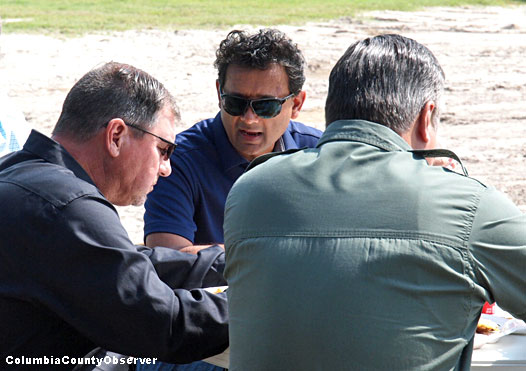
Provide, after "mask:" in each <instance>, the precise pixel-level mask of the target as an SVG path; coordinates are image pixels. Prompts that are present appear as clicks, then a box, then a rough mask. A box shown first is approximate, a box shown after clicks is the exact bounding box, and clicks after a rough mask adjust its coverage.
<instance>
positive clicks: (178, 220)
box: [144, 114, 322, 244]
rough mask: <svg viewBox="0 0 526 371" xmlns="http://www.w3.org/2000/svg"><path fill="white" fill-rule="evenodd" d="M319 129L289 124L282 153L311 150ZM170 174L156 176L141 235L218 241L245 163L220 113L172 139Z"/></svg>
mask: <svg viewBox="0 0 526 371" xmlns="http://www.w3.org/2000/svg"><path fill="white" fill-rule="evenodd" d="M321 134H322V133H321V131H320V130H318V129H315V128H312V127H309V126H306V125H304V124H301V123H299V122H295V121H291V122H290V123H289V126H288V127H287V130H286V131H285V133H284V134H283V136H282V137H281V139H282V142H283V146H284V149H295V148H303V147H314V146H315V145H316V143H317V142H318V139H319V138H320V136H321ZM176 142H177V148H176V150H175V152H174V154H173V155H172V158H171V165H172V173H171V175H170V176H169V177H167V178H160V179H159V182H158V183H157V185H156V186H155V188H154V190H153V192H151V193H150V194H149V195H148V199H147V201H146V204H145V208H146V213H145V215H144V235H145V236H147V235H148V234H150V233H156V232H166V233H173V234H177V235H180V236H182V237H184V238H186V239H188V240H190V241H192V242H193V243H194V244H209V243H223V212H224V206H225V201H226V197H227V195H228V192H229V191H230V188H232V185H233V184H234V182H235V181H236V180H237V178H239V177H240V176H241V174H243V172H244V171H245V169H246V167H247V166H248V163H249V162H248V161H247V160H246V159H245V158H243V157H242V156H241V155H240V154H239V153H238V152H237V151H236V149H235V148H234V147H233V146H232V144H231V143H230V141H229V139H228V136H227V134H226V132H225V129H224V127H223V122H222V121H221V115H220V114H217V115H216V117H215V118H211V119H207V120H203V121H200V122H198V123H197V124H195V125H194V126H192V127H191V128H189V129H188V130H186V131H183V132H182V133H179V134H178V135H177V139H176Z"/></svg>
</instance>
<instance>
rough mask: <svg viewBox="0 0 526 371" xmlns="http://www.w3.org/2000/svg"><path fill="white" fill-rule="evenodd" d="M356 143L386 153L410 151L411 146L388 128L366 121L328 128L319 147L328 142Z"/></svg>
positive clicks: (350, 121) (332, 125)
mask: <svg viewBox="0 0 526 371" xmlns="http://www.w3.org/2000/svg"><path fill="white" fill-rule="evenodd" d="M334 141H355V142H362V143H366V144H370V145H372V146H375V147H378V148H381V149H383V150H385V151H409V150H411V147H410V146H409V144H408V143H407V142H406V141H405V140H404V139H403V138H402V137H401V136H400V135H398V134H397V133H396V132H394V131H393V130H391V129H390V128H388V127H387V126H384V125H380V124H376V123H374V122H370V121H365V120H339V121H335V122H333V123H331V124H330V125H329V126H327V129H326V130H325V132H324V133H323V135H322V136H321V138H320V140H319V141H318V145H317V147H319V146H321V145H323V144H324V143H327V142H334Z"/></svg>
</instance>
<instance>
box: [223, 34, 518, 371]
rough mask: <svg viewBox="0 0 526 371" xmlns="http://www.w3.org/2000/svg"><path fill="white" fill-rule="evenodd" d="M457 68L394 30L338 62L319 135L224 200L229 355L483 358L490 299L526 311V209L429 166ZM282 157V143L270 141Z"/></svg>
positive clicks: (362, 365) (252, 363)
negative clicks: (481, 328)
mask: <svg viewBox="0 0 526 371" xmlns="http://www.w3.org/2000/svg"><path fill="white" fill-rule="evenodd" d="M443 90H444V73H443V71H442V68H441V67H440V65H439V63H438V61H437V60H436V58H435V57H434V56H433V54H432V53H431V52H430V51H429V50H428V49H427V48H426V47H424V46H423V45H421V44H419V43H417V42H416V41H414V40H411V39H408V38H405V37H402V36H399V35H381V36H377V37H373V38H368V39H365V40H362V41H359V42H356V43H355V44H353V45H351V46H350V47H349V49H348V50H347V51H346V52H345V54H344V55H343V56H342V57H341V59H340V60H339V61H338V62H337V64H336V66H335V67H334V69H333V70H332V72H331V76H330V81H329V93H328V97H327V102H326V111H325V115H326V123H327V129H326V131H325V132H324V134H323V136H322V137H321V139H320V141H319V144H318V145H317V147H316V148H314V149H305V150H302V151H299V152H296V153H293V154H282V155H278V156H275V157H273V158H270V159H268V160H267V161H266V162H264V163H262V164H260V165H257V166H255V165H256V163H258V162H263V161H262V160H261V159H256V160H255V162H254V163H253V164H252V165H251V167H252V169H251V170H250V171H248V172H247V173H246V174H244V175H243V176H242V177H241V178H239V180H238V181H237V182H236V184H235V185H234V187H233V188H232V190H231V192H230V194H229V197H228V199H227V203H226V212H225V224H224V232H225V246H226V253H227V263H226V264H227V265H226V270H225V276H226V278H227V281H228V283H229V290H228V299H229V314H230V328H229V331H230V357H231V358H230V366H231V367H230V370H231V371H236V370H246V369H250V370H256V371H257V370H270V369H271V370H354V369H356V370H450V369H456V370H462V369H469V366H470V362H471V354H472V350H473V339H474V333H475V328H476V325H477V321H478V319H479V316H480V312H481V309H482V306H483V305H484V302H486V301H489V302H494V301H497V302H498V304H499V306H500V307H502V308H503V309H505V310H507V311H508V312H510V313H512V314H513V315H515V316H516V317H518V318H521V319H526V294H525V293H526V275H525V274H524V267H525V264H526V216H525V215H524V214H522V213H521V212H520V211H519V209H518V208H517V207H516V206H515V205H514V204H513V203H512V202H511V201H510V200H509V199H507V198H506V197H505V196H504V195H503V194H502V193H499V192H498V191H496V190H495V189H493V188H490V187H488V186H486V185H484V184H482V183H480V182H479V181H477V180H475V179H473V178H470V177H468V176H467V174H459V173H455V172H453V171H450V170H448V169H445V168H442V167H436V166H429V165H430V163H432V161H433V160H432V158H433V157H434V156H443V155H449V156H455V155H454V154H453V153H452V152H448V151H445V150H435V149H434V148H435V146H436V137H437V129H438V125H439V113H440V108H441V95H442V92H443ZM267 157H270V156H267Z"/></svg>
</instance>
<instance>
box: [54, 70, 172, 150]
mask: <svg viewBox="0 0 526 371" xmlns="http://www.w3.org/2000/svg"><path fill="white" fill-rule="evenodd" d="M166 105H168V107H170V109H171V110H172V112H173V113H174V115H175V117H176V120H179V119H180V115H179V110H178V108H177V105H176V103H175V99H174V98H173V96H172V95H171V94H170V92H168V90H167V89H166V88H165V87H164V86H163V84H161V83H160V82H159V81H158V80H156V79H155V78H154V77H152V76H150V75H149V74H148V73H146V72H144V71H142V70H140V69H138V68H135V67H133V66H130V65H128V64H122V63H117V62H109V63H106V64H104V65H103V66H101V67H98V68H95V69H93V70H91V71H89V72H88V73H87V74H85V75H84V76H82V78H81V79H80V80H79V81H78V82H77V83H76V84H75V85H73V87H72V88H71V90H70V91H69V93H68V95H67V97H66V100H65V101H64V104H63V106H62V112H61V114H60V117H59V119H58V121H57V124H56V126H55V128H54V129H53V134H66V135H68V136H69V137H71V138H73V139H76V140H79V141H82V140H88V139H90V138H91V137H93V136H94V135H95V134H96V133H97V131H98V130H99V129H100V128H101V127H103V126H104V125H106V124H107V123H108V122H109V121H110V120H111V119H114V118H121V119H123V120H124V121H125V122H126V123H129V124H134V125H137V126H139V127H144V128H148V127H151V126H153V123H154V122H155V120H156V116H157V113H158V112H159V111H160V110H161V109H163V108H164V107H165V106H166ZM134 132H138V133H137V135H142V134H141V133H140V132H139V131H138V130H136V131H134Z"/></svg>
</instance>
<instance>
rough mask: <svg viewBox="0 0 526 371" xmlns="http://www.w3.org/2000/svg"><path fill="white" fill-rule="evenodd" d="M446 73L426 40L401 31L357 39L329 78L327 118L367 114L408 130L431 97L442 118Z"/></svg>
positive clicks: (436, 115)
mask: <svg viewBox="0 0 526 371" xmlns="http://www.w3.org/2000/svg"><path fill="white" fill-rule="evenodd" d="M444 82H445V75H444V71H443V70H442V68H441V67H440V64H439V63H438V61H437V59H436V58H435V56H434V55H433V53H431V51H430V50H429V49H427V48H426V47H425V46H423V45H422V44H419V43H418V42H416V41H415V40H412V39H409V38H407V37H403V36H400V35H380V36H375V37H372V38H367V39H365V40H362V41H358V42H356V43H354V44H352V45H351V46H350V47H349V48H348V49H347V51H346V52H345V53H344V54H343V56H342V57H341V58H340V60H339V61H338V62H337V63H336V65H335V66H334V68H333V69H332V71H331V74H330V77H329V92H328V95H327V101H326V105H325V123H326V125H329V124H330V123H331V122H334V121H336V120H345V119H362V120H368V121H372V122H376V123H378V124H382V125H385V126H387V127H389V128H391V129H393V130H394V131H395V132H397V133H398V134H402V133H405V132H407V130H409V128H410V127H411V125H412V124H413V122H414V121H415V120H416V118H417V117H418V115H419V114H420V112H421V110H422V108H423V107H424V106H425V104H426V103H427V102H429V101H431V100H432V101H434V102H435V106H436V108H435V110H434V112H433V116H432V120H433V121H432V122H433V124H434V125H436V124H437V123H438V121H439V106H440V105H441V102H440V101H441V97H442V92H443V90H444Z"/></svg>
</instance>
